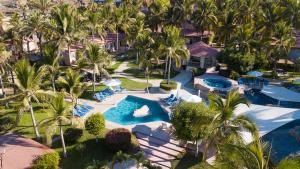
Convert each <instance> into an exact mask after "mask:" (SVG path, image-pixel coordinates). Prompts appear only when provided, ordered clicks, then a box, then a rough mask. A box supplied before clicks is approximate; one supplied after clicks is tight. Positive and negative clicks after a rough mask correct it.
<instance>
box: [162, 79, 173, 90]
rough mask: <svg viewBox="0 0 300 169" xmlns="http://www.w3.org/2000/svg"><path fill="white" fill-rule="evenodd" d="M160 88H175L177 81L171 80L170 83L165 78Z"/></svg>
mask: <svg viewBox="0 0 300 169" xmlns="http://www.w3.org/2000/svg"><path fill="white" fill-rule="evenodd" d="M160 88H162V89H164V90H167V91H170V90H174V89H177V83H176V82H175V81H170V84H168V82H167V81H166V80H163V81H162V82H160Z"/></svg>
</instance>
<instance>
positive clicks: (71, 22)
mask: <svg viewBox="0 0 300 169" xmlns="http://www.w3.org/2000/svg"><path fill="white" fill-rule="evenodd" d="M76 12H77V11H76V9H74V8H73V7H71V6H69V5H68V4H62V5H58V6H56V7H54V8H53V12H52V15H51V16H52V21H53V22H51V23H52V24H50V25H49V27H50V29H52V31H53V32H55V34H56V36H55V39H54V41H55V42H56V43H57V44H58V46H59V49H63V48H64V47H67V49H68V54H69V56H70V53H71V48H70V46H71V44H72V43H73V42H74V41H75V39H76V38H80V37H81V36H80V35H81V32H80V30H79V26H80V24H79V21H80V18H79V16H78V15H77V13H76Z"/></svg>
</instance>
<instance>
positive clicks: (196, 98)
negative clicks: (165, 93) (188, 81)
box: [181, 95, 202, 103]
mask: <svg viewBox="0 0 300 169" xmlns="http://www.w3.org/2000/svg"><path fill="white" fill-rule="evenodd" d="M181 99H182V100H184V101H186V102H192V103H200V102H202V98H201V97H199V96H196V95H190V96H184V97H181Z"/></svg>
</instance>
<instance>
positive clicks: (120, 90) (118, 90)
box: [114, 86, 125, 93]
mask: <svg viewBox="0 0 300 169" xmlns="http://www.w3.org/2000/svg"><path fill="white" fill-rule="evenodd" d="M124 90H125V89H124V88H123V87H121V86H117V87H116V88H115V91H114V92H119V93H120V92H123V91H124Z"/></svg>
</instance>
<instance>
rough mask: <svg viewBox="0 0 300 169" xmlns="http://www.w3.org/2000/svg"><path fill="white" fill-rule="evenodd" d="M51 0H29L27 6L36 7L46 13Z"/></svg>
mask: <svg viewBox="0 0 300 169" xmlns="http://www.w3.org/2000/svg"><path fill="white" fill-rule="evenodd" d="M53 5H54V4H53V3H52V1H51V0H30V1H29V2H28V6H29V7H30V8H33V9H38V10H39V11H40V12H41V13H42V14H43V15H46V14H47V13H48V12H49V11H50V9H51V8H52V7H53Z"/></svg>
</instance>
